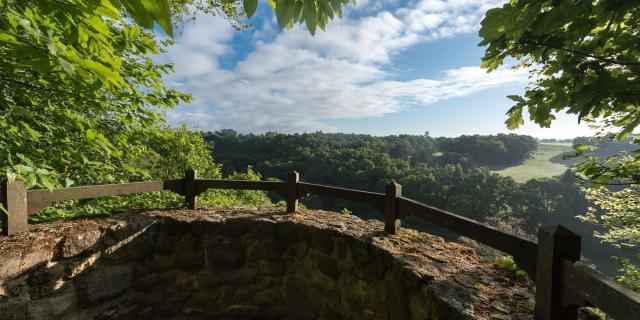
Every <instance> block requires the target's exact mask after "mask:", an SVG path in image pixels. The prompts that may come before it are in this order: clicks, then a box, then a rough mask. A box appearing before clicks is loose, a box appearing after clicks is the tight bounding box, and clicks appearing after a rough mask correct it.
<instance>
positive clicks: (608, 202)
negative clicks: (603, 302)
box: [579, 186, 640, 292]
mask: <svg viewBox="0 0 640 320" xmlns="http://www.w3.org/2000/svg"><path fill="white" fill-rule="evenodd" d="M584 192H585V194H586V198H587V199H588V200H589V201H591V202H592V203H593V206H592V207H590V208H589V209H588V211H587V213H586V214H584V215H582V216H580V217H579V218H580V219H581V220H582V221H585V222H589V223H592V224H596V225H602V226H603V227H604V228H605V231H604V232H595V235H596V237H598V238H600V239H602V241H604V242H607V243H611V244H613V245H615V246H616V247H618V248H623V249H627V250H629V249H631V250H636V251H637V250H638V249H640V201H639V200H638V199H640V189H639V188H638V187H637V186H634V187H629V188H624V189H622V190H619V191H611V190H609V189H607V188H605V187H600V188H584ZM601 211H604V213H601ZM618 260H619V262H620V263H621V265H622V269H621V271H622V275H621V276H619V280H620V281H621V282H622V283H624V284H626V285H628V286H629V287H630V288H632V289H634V290H635V291H637V292H640V268H638V266H636V265H633V264H632V263H631V261H630V260H629V259H618Z"/></svg>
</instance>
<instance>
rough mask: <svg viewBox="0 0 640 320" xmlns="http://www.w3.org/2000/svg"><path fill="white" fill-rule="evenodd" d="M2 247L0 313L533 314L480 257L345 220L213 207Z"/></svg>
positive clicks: (21, 239) (23, 238)
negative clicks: (384, 232) (389, 233)
mask: <svg viewBox="0 0 640 320" xmlns="http://www.w3.org/2000/svg"><path fill="white" fill-rule="evenodd" d="M33 229H34V230H32V231H30V232H27V233H23V234H19V235H15V236H10V237H5V238H2V239H1V240H0V241H1V242H0V319H3V320H8V319H393V320H396V319H398V320H400V319H531V318H532V316H531V314H532V306H533V300H532V289H531V286H530V285H528V283H527V282H526V280H524V279H516V278H513V277H512V276H511V275H510V274H509V273H508V272H505V271H501V270H499V269H496V268H495V267H494V266H493V265H492V264H491V262H488V261H483V260H482V259H480V258H478V257H477V256H476V255H475V254H474V252H473V250H471V249H469V248H467V247H464V246H462V245H458V244H454V243H448V242H445V241H444V240H442V239H441V238H438V237H435V236H432V235H429V234H424V233H420V232H416V231H413V230H406V229H402V230H401V232H400V234H399V235H395V236H388V235H385V234H383V233H382V232H381V231H380V230H382V224H381V223H380V222H376V221H364V220H360V219H358V218H356V217H351V216H345V215H340V214H336V213H329V212H322V211H312V210H301V212H299V213H296V214H285V213H283V212H279V211H273V209H241V208H236V209H208V210H192V211H153V212H143V213H128V214H122V215H117V216H114V217H111V218H102V219H91V220H76V221H65V222H56V223H47V224H41V225H37V226H35V227H34V228H33Z"/></svg>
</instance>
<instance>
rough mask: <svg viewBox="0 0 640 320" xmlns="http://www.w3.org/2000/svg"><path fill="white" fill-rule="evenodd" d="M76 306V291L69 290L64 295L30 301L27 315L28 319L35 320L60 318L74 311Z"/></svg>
mask: <svg viewBox="0 0 640 320" xmlns="http://www.w3.org/2000/svg"><path fill="white" fill-rule="evenodd" d="M75 306H76V293H75V292H74V291H67V292H66V293H64V294H62V295H58V296H52V297H49V298H46V299H38V300H33V301H31V302H29V304H28V305H27V315H28V319H33V320H49V319H51V320H53V319H59V318H60V316H61V315H63V314H65V313H68V312H69V311H73V309H74V307H75Z"/></svg>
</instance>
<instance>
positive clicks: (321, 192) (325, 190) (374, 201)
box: [298, 182, 385, 212]
mask: <svg viewBox="0 0 640 320" xmlns="http://www.w3.org/2000/svg"><path fill="white" fill-rule="evenodd" d="M308 195H318V196H325V197H333V198H339V199H343V200H351V201H357V202H362V203H366V204H369V205H371V206H372V207H373V208H375V209H376V210H378V211H380V212H384V201H385V194H384V193H377V192H368V191H361V190H354V189H346V188H338V187H331V186H325V185H321V184H313V183H306V182H300V183H298V198H302V197H306V196H308Z"/></svg>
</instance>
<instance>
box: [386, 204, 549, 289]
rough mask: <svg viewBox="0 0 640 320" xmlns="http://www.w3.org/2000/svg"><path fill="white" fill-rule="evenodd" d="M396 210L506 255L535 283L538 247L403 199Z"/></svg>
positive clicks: (519, 238) (511, 235)
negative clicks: (510, 256)
mask: <svg viewBox="0 0 640 320" xmlns="http://www.w3.org/2000/svg"><path fill="white" fill-rule="evenodd" d="M398 210H399V211H400V212H401V215H402V216H403V217H404V216H411V215H413V216H416V217H419V218H422V219H423V220H426V221H428V222H431V223H433V224H435V225H438V226H440V227H443V228H445V229H448V230H451V231H453V232H456V233H458V234H460V235H463V236H465V237H467V238H470V239H473V240H475V241H478V242H480V243H482V244H485V245H488V246H490V247H492V248H494V249H497V250H500V251H502V252H505V253H508V254H510V255H512V256H513V260H514V261H515V262H516V263H517V264H518V266H519V267H520V268H522V269H523V270H524V271H526V272H527V274H529V276H530V277H531V278H533V279H534V280H535V274H536V252H537V251H538V245H537V244H536V243H535V242H533V241H531V240H527V239H525V238H522V237H519V236H517V235H513V234H510V233H506V232H503V231H500V230H498V229H496V228H494V227H491V226H488V225H486V224H484V223H480V222H477V221H475V220H472V219H469V218H465V217H463V216H459V215H457V214H453V213H451V212H447V211H445V210H442V209H438V208H435V207H432V206H428V205H426V204H423V203H420V202H418V201H414V200H411V199H407V198H404V197H402V198H400V201H399V204H398Z"/></svg>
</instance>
